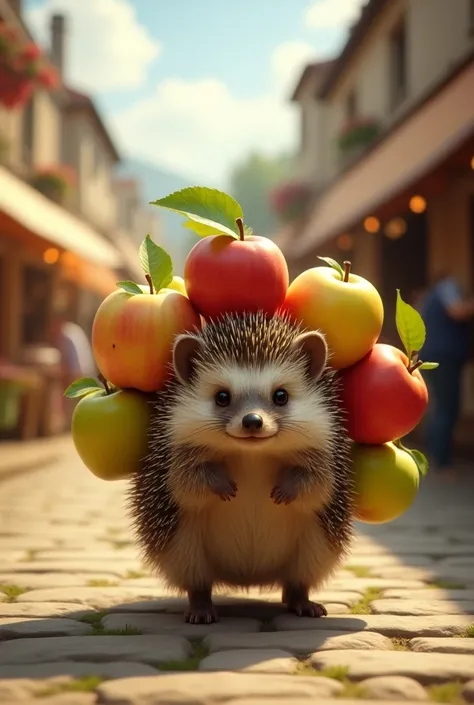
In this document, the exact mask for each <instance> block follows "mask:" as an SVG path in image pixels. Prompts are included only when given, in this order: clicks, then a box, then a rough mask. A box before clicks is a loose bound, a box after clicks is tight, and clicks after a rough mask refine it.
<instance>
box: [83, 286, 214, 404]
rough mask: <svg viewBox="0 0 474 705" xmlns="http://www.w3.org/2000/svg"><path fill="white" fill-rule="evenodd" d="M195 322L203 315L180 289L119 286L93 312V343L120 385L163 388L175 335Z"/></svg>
mask: <svg viewBox="0 0 474 705" xmlns="http://www.w3.org/2000/svg"><path fill="white" fill-rule="evenodd" d="M141 288H142V290H144V287H141ZM194 327H196V328H200V327H201V320H200V318H199V315H198V313H197V312H196V311H195V309H194V308H193V305H192V304H191V302H190V301H189V299H188V298H187V297H186V296H183V295H182V294H180V293H178V292H177V291H173V290H172V289H162V290H161V291H159V292H158V293H157V294H147V293H143V294H138V295H132V294H129V293H127V292H125V291H122V290H121V289H120V290H119V289H117V291H114V292H113V293H112V294H109V296H108V297H107V298H106V299H105V300H104V301H103V302H102V304H101V305H100V306H99V308H98V310H97V313H96V315H95V319H94V324H93V327H92V349H93V352H94V357H95V360H96V363H97V366H98V368H99V370H100V371H101V373H102V374H103V376H104V377H105V378H106V379H107V380H108V381H109V382H111V383H112V384H113V385H115V386H116V387H120V388H121V389H129V388H132V389H138V390H140V391H142V392H154V391H157V390H159V389H162V388H163V386H164V385H165V383H166V382H167V380H168V379H169V375H170V369H171V368H170V363H171V360H172V346H173V341H174V338H175V336H177V335H179V334H180V333H184V332H185V331H188V330H192V329H193V328H194Z"/></svg>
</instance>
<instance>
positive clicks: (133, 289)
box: [117, 281, 144, 296]
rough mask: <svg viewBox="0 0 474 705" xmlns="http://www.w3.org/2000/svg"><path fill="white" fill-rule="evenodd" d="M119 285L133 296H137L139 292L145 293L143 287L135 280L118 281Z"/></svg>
mask: <svg viewBox="0 0 474 705" xmlns="http://www.w3.org/2000/svg"><path fill="white" fill-rule="evenodd" d="M117 286H119V287H120V288H121V289H123V290H124V291H126V292H127V294H131V295H132V296H137V295H138V294H143V293H144V292H143V289H141V288H140V287H139V286H138V284H135V282H129V281H126V282H117Z"/></svg>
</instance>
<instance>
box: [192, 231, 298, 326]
mask: <svg viewBox="0 0 474 705" xmlns="http://www.w3.org/2000/svg"><path fill="white" fill-rule="evenodd" d="M184 281H185V285H186V291H187V293H188V296H189V299H190V300H191V301H192V302H193V304H194V305H195V307H196V308H197V309H198V311H199V313H200V314H201V315H202V316H204V317H205V318H206V319H211V318H216V317H218V316H219V315H221V314H223V313H244V312H253V313H255V312H257V311H259V310H261V311H263V312H264V313H265V314H267V315H270V316H271V315H273V314H274V313H275V312H276V311H277V309H278V308H279V307H280V306H281V304H282V303H283V300H284V298H285V294H286V290H287V288H288V281H289V277H288V267H287V264H286V260H285V258H284V256H283V253H282V252H281V250H280V249H279V248H278V247H277V245H275V244H274V243H273V242H272V241H271V240H269V239H268V238H265V237H259V236H257V235H248V236H244V234H243V232H242V234H241V239H240V240H237V239H235V238H233V237H231V236H230V235H211V236H209V237H204V238H202V239H201V240H199V242H197V243H196V245H194V247H193V248H192V250H191V251H190V252H189V254H188V256H187V258H186V262H185V265H184Z"/></svg>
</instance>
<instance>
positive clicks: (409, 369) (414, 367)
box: [408, 360, 423, 374]
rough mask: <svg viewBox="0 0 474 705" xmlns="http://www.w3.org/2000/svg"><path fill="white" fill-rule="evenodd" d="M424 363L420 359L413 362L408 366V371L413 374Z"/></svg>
mask: <svg viewBox="0 0 474 705" xmlns="http://www.w3.org/2000/svg"><path fill="white" fill-rule="evenodd" d="M422 364H423V360H418V361H417V362H415V363H412V364H411V365H410V367H409V368H408V372H409V373H410V374H412V373H413V372H414V371H415V370H417V369H418V368H419V367H421V366H422Z"/></svg>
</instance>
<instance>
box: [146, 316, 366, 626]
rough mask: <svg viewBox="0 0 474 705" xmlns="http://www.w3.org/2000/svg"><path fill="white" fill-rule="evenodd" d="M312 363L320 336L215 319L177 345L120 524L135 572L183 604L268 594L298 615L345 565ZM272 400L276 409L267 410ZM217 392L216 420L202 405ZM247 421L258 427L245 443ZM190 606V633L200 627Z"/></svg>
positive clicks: (324, 396)
mask: <svg viewBox="0 0 474 705" xmlns="http://www.w3.org/2000/svg"><path fill="white" fill-rule="evenodd" d="M259 336H260V338H259ZM223 340H224V341H225V340H227V348H223ZM275 341H276V342H275ZM213 344H214V345H215V346H216V347H215V348H213ZM239 344H241V351H240V357H241V358H242V359H241V360H240V361H239V359H238V355H239ZM275 346H276V347H275ZM326 355H327V350H326V347H325V343H324V339H323V338H322V337H321V336H318V335H317V334H313V335H309V336H307V337H306V338H305V337H304V335H303V336H302V335H301V330H300V329H299V328H298V327H297V326H294V325H293V324H290V323H289V321H288V320H287V319H285V318H279V317H275V318H274V319H271V320H270V321H267V320H264V319H263V318H261V317H258V316H247V317H243V318H238V317H235V316H233V317H227V318H226V319H224V320H221V321H217V322H216V323H213V324H211V325H208V326H206V328H205V330H204V331H203V332H202V333H201V334H198V335H196V336H193V337H190V336H187V337H186V336H183V337H182V338H181V339H178V341H177V343H176V347H175V360H174V365H175V374H176V378H175V379H174V380H173V381H172V382H171V383H170V385H169V387H168V388H167V390H165V392H163V393H161V394H159V395H158V402H157V405H156V414H155V417H154V419H153V422H152V428H151V438H150V454H149V457H148V458H147V459H146V461H145V462H144V466H143V471H142V472H141V473H139V474H138V475H137V477H136V481H135V483H134V486H133V488H132V511H133V514H134V517H135V522H136V526H137V530H138V536H139V540H140V542H141V544H142V547H143V549H144V552H145V557H146V559H147V560H148V562H149V563H150V564H151V565H153V567H154V568H156V569H157V570H158V572H159V573H160V574H161V575H162V576H163V577H164V579H165V580H166V581H167V582H168V584H169V585H170V586H172V587H174V588H176V589H178V590H180V591H186V592H188V595H190V600H191V603H192V600H193V595H196V594H198V593H199V595H201V593H204V594H205V592H206V590H208V591H209V596H210V590H211V589H212V587H213V586H216V587H218V586H233V587H236V588H248V587H250V586H253V585H258V586H267V587H268V586H275V585H279V586H281V587H282V588H283V591H284V593H285V591H286V592H287V593H288V592H289V593H291V592H292V591H293V592H295V591H296V592H297V593H298V594H299V592H301V594H302V595H303V603H304V604H306V603H305V598H304V595H306V594H307V592H308V591H309V590H310V589H312V588H318V587H319V586H320V585H321V584H322V583H323V582H324V581H325V580H326V579H327V578H328V577H329V576H330V575H331V574H332V573H333V571H334V570H335V568H336V567H337V566H338V565H339V564H340V562H341V560H342V559H343V557H344V556H345V553H346V551H347V550H348V547H349V543H350V539H351V516H352V508H351V497H352V493H351V473H350V464H349V454H348V449H349V446H348V441H347V437H346V435H345V431H344V427H343V424H342V420H341V414H340V410H339V406H338V396H337V380H336V378H335V375H334V373H333V372H331V371H329V370H328V369H325V364H326ZM281 388H284V389H286V390H287V391H288V393H289V399H290V401H289V403H288V404H287V405H285V406H284V407H281V408H279V407H277V406H275V403H274V402H273V401H272V394H274V390H275V389H281ZM222 389H227V390H229V393H230V395H231V402H230V403H229V405H228V406H227V407H226V408H219V407H218V406H216V402H215V400H214V399H215V395H216V392H218V391H219V390H222ZM247 413H258V415H259V416H260V417H261V418H262V420H263V421H262V422H263V427H262V429H261V430H259V431H256V432H255V433H253V432H252V433H251V434H250V435H251V436H252V438H250V439H249V438H248V436H249V432H248V431H247V430H245V428H243V426H242V418H243V417H244V416H245V414H247ZM254 436H255V437H254ZM258 439H259V440H258ZM262 439H265V440H262ZM298 591H299V592H298ZM201 598H202V596H201V597H200V598H199V599H200V600H201V601H203V604H204V608H203V609H201V605H200V606H199V610H197V612H198V613H199V614H198V616H196V615H194V616H193V617H192V619H191V621H194V617H196V620H197V621H200V619H201V617H202V616H203V614H204V617H203V619H204V621H206V619H208V618H209V619H210V618H211V617H209V614H210V612H209V610H208V612H206V609H207V608H206V604H207V602H206V599H205V598H202V599H201ZM295 599H296V598H295ZM299 601H300V602H301V600H299ZM297 602H298V600H297ZM308 604H311V603H308ZM191 607H192V605H191ZM317 607H320V606H317ZM209 609H210V608H209ZM321 609H323V608H321ZM192 612H193V610H192V609H191V613H192ZM298 613H300V612H298ZM301 613H304V612H301ZM309 613H310V614H313V612H311V610H310V612H309ZM323 613H324V612H321V611H320V612H318V613H314V615H313V616H319V614H323ZM212 618H213V616H212Z"/></svg>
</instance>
